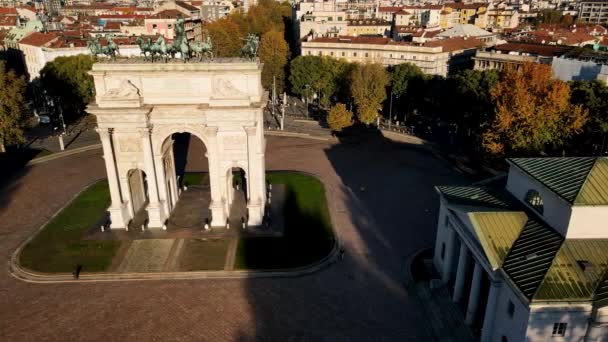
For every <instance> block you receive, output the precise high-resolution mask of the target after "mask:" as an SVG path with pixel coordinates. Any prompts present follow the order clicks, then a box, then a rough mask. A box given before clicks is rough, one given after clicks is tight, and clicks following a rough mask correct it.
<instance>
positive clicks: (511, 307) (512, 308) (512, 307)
mask: <svg viewBox="0 0 608 342" xmlns="http://www.w3.org/2000/svg"><path fill="white" fill-rule="evenodd" d="M507 313H508V314H509V318H513V314H515V305H514V304H513V302H512V301H509V305H508V306H507Z"/></svg>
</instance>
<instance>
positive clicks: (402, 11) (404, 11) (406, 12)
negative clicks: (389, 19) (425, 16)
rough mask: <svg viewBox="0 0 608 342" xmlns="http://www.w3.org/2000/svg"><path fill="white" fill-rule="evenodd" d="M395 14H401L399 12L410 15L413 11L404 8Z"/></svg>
mask: <svg viewBox="0 0 608 342" xmlns="http://www.w3.org/2000/svg"><path fill="white" fill-rule="evenodd" d="M395 14H397V15H399V14H402V15H410V14H412V13H411V12H408V11H406V10H404V9H402V10H401V11H399V12H397V13H395Z"/></svg>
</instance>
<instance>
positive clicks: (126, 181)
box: [120, 173, 135, 217]
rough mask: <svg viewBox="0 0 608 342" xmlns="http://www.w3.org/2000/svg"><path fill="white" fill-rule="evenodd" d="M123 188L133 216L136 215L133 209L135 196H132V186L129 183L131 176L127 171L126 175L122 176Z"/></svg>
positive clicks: (126, 203) (126, 202) (124, 196)
mask: <svg viewBox="0 0 608 342" xmlns="http://www.w3.org/2000/svg"><path fill="white" fill-rule="evenodd" d="M120 184H121V187H120V188H121V190H122V194H123V198H124V199H125V205H126V206H127V208H128V209H129V214H130V215H131V217H134V216H135V210H133V198H132V197H131V186H130V183H129V176H128V173H127V176H126V177H120Z"/></svg>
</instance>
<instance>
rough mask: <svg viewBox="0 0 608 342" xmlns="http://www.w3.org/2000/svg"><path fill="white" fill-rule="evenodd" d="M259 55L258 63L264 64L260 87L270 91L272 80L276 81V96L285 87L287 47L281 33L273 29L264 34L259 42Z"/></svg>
mask: <svg viewBox="0 0 608 342" xmlns="http://www.w3.org/2000/svg"><path fill="white" fill-rule="evenodd" d="M259 55H260V61H261V62H262V63H264V69H262V85H263V86H264V88H265V89H269V90H270V89H272V84H273V80H276V89H277V94H280V93H282V92H283V89H284V87H285V66H286V65H287V59H288V57H289V47H288V46H287V42H286V41H285V39H284V38H283V32H281V31H277V30H274V29H273V30H270V31H268V32H266V33H264V34H263V35H262V39H261V41H260V52H259Z"/></svg>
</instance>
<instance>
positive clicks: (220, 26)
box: [205, 17, 245, 57]
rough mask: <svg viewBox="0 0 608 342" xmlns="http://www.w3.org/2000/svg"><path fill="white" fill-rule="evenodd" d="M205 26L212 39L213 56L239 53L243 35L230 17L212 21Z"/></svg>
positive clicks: (228, 55) (234, 55) (232, 55)
mask: <svg viewBox="0 0 608 342" xmlns="http://www.w3.org/2000/svg"><path fill="white" fill-rule="evenodd" d="M205 28H206V30H207V34H209V36H210V37H211V41H213V54H214V55H215V56H217V57H238V56H240V55H241V46H242V45H243V40H242V38H243V37H244V36H245V35H244V34H243V31H241V28H240V27H239V25H238V24H237V23H236V22H235V21H234V20H233V19H232V17H227V18H222V19H218V20H215V21H212V22H211V23H209V24H207V26H206V27H205Z"/></svg>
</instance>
